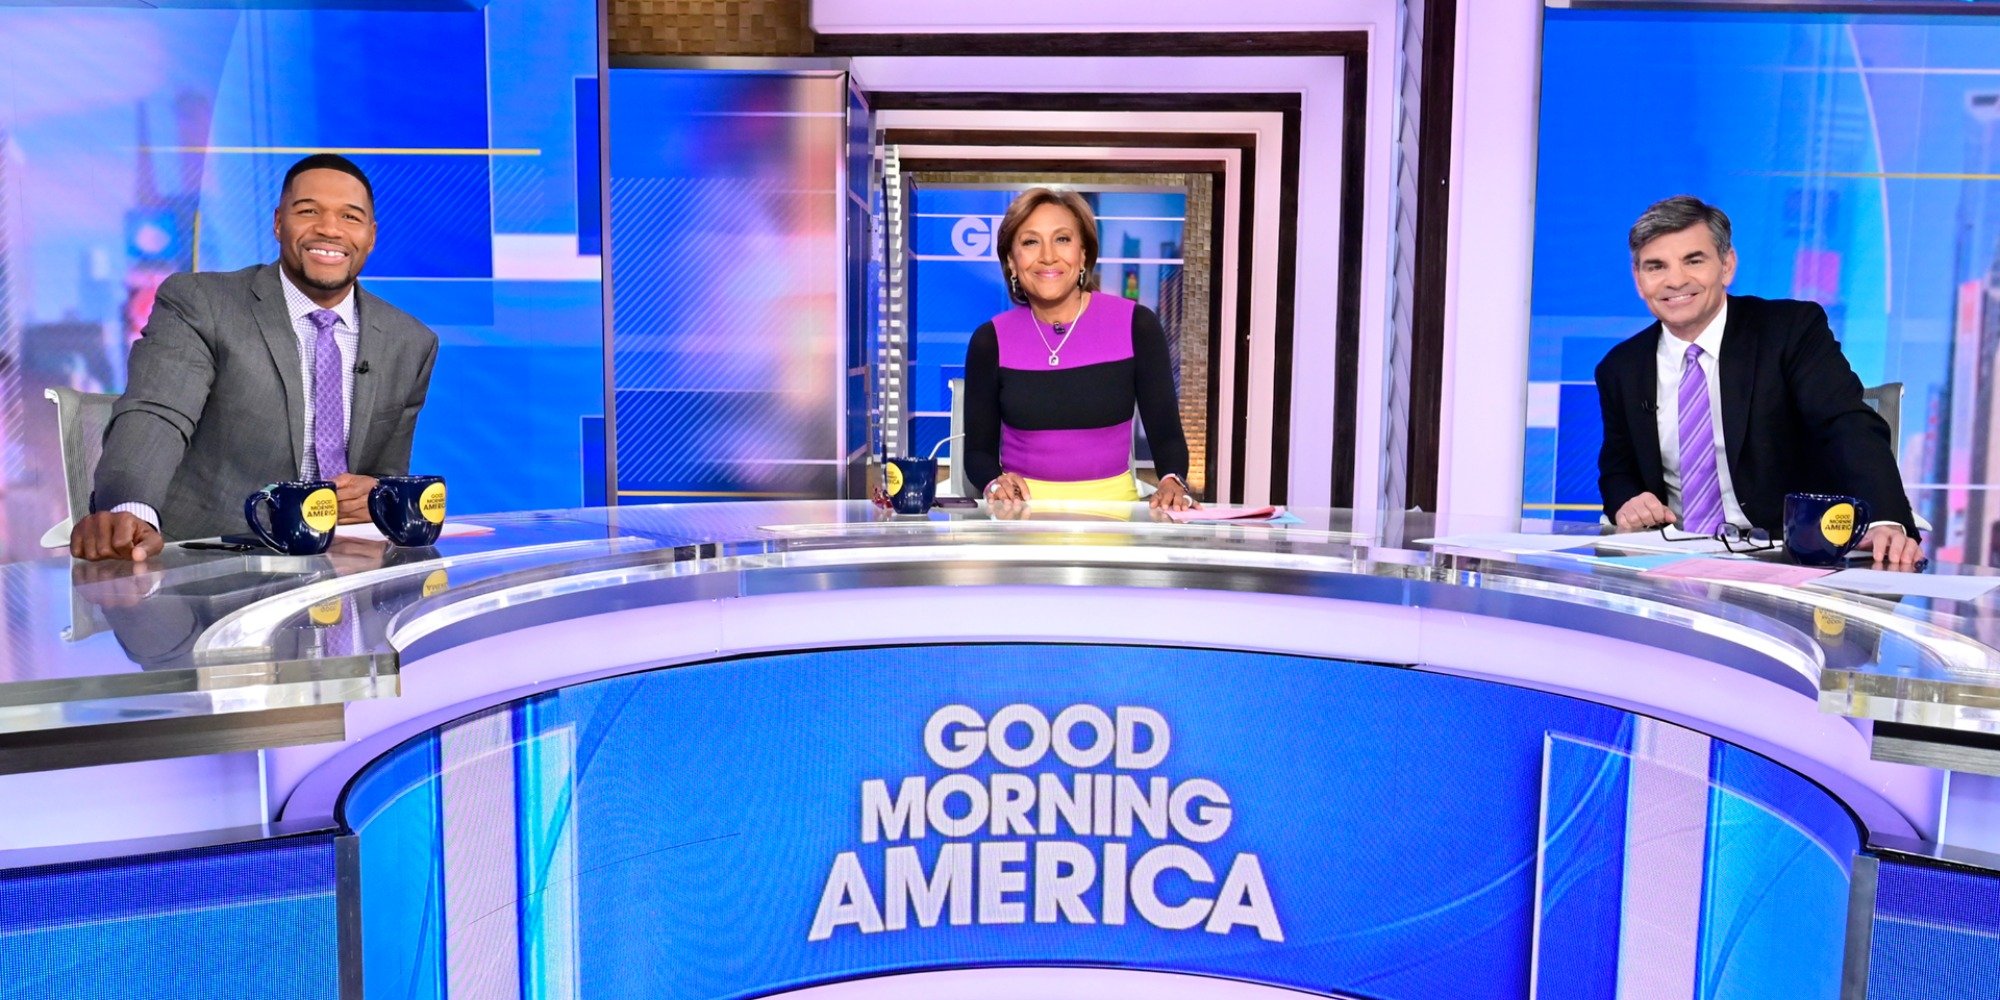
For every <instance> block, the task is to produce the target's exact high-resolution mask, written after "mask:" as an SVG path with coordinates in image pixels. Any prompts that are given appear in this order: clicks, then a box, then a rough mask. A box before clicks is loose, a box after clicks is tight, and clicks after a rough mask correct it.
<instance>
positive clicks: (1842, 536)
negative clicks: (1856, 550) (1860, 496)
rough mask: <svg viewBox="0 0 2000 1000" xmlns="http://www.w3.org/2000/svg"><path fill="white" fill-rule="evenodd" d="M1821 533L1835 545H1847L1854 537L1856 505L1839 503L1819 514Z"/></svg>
mask: <svg viewBox="0 0 2000 1000" xmlns="http://www.w3.org/2000/svg"><path fill="white" fill-rule="evenodd" d="M1819 533H1820V534H1822V535H1824V536H1826V540H1827V541H1829V542H1832V543H1833V544H1835V545H1846V544H1847V540H1848V539H1850V538H1853V537H1854V505H1853V504H1851V503H1837V504H1834V505H1833V506H1831V507H1828V508H1827V509H1826V513H1824V514H1821V515H1820V516H1819Z"/></svg>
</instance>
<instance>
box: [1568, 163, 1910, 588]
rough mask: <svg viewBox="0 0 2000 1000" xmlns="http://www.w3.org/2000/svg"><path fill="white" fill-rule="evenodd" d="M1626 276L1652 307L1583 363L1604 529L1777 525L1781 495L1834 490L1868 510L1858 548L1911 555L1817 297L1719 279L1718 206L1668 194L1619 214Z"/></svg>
mask: <svg viewBox="0 0 2000 1000" xmlns="http://www.w3.org/2000/svg"><path fill="white" fill-rule="evenodd" d="M1628 242H1629V243H1630V245H1631V250H1632V280H1633V283H1634V284H1635V285H1637V286H1638V289H1639V297H1640V298H1642V299H1644V300H1645V302H1646V308H1647V309H1648V310H1650V311H1651V312H1652V314H1653V315H1654V316H1655V317H1658V320H1659V322H1656V323H1654V324H1652V325H1651V326H1648V327H1647V328H1646V329H1644V330H1641V331H1640V332H1639V333H1638V334H1637V335H1635V336H1633V337H1631V338H1630V339H1628V340H1626V341H1624V342H1623V343H1620V344H1619V345H1618V346H1617V347H1614V348H1612V349H1611V352H1610V353H1609V354H1606V355H1605V357H1604V361H1603V362H1602V363H1601V364H1599V365H1598V366H1597V394H1598V401H1599V405H1600V406H1602V408H1603V415H1604V446H1603V449H1602V450H1601V451H1599V452H1598V457H1597V471H1598V480H1597V485H1598V490H1599V492H1600V493H1602V495H1603V498H1604V514H1605V516H1606V517H1608V518H1610V519H1611V521H1612V522H1613V523H1614V524H1616V525H1617V527H1618V530H1620V531H1643V530H1646V529H1649V528H1657V527H1662V526H1665V525H1670V524H1671V525H1676V526H1677V527H1679V528H1680V529H1681V530H1683V531H1689V532H1694V533H1697V534H1713V533H1716V532H1719V531H1722V530H1723V529H1724V528H1725V527H1726V526H1734V527H1737V528H1751V527H1758V528H1763V529H1765V530H1766V531H1768V532H1770V533H1771V535H1772V536H1773V537H1776V536H1777V535H1779V534H1780V533H1781V532H1782V530H1783V527H1784V504H1785V494H1787V493H1794V492H1801V491H1804V492H1823V493H1844V494H1848V495H1851V496H1856V497H1859V498H1861V499H1862V500H1864V501H1866V502H1867V504H1868V507H1869V509H1870V510H1871V511H1872V512H1873V515H1872V516H1873V517H1874V519H1875V520H1874V521H1873V522H1871V523H1870V525H1869V526H1868V533H1867V535H1866V536H1865V537H1864V538H1863V539H1862V542H1861V544H1860V546H1859V547H1860V548H1862V549H1865V550H1867V551H1869V552H1871V553H1873V555H1874V557H1875V560H1876V562H1878V563H1881V564H1883V565H1885V566H1889V567H1894V568H1908V567H1911V566H1914V565H1915V564H1916V562H1917V560H1918V558H1919V557H1920V555H1921V551H1920V549H1919V547H1918V545H1917V529H1916V522H1915V519H1914V517H1913V516H1912V514H1911V511H1910V501H1909V498H1908V497H1907V496H1906V495H1905V494H1904V492H1903V479H1902V474H1901V472H1900V471H1899V470H1898V469H1897V468H1896V459H1895V454H1894V451H1893V449H1892V448H1891V445H1890V440H1889V425H1888V423H1887V422H1886V421H1884V420H1883V419H1882V418H1881V416H1879V415H1878V414H1876V413H1875V411H1874V410H1872V409H1870V408H1869V407H1868V404H1867V403H1865V402H1863V401H1862V398H1861V380H1860V379H1859V378H1857V377H1855V374H1854V369H1853V368H1851V367H1849V365H1848V363H1847V358H1846V357H1845V356H1843V355H1842V354H1841V353H1840V344H1839V343H1838V342H1837V341H1835V340H1834V339H1833V331H1832V330H1831V329H1830V328H1829V327H1828V325H1827V320H1826V310H1824V309H1822V308H1820V307H1819V306H1818V305H1817V304H1815V303H1811V302H1796V301H1791V300H1786V299H1760V298H1755V297H1752V296H1747V295H1730V294H1728V291H1727V289H1728V287H1729V282H1730V281H1731V279H1733V278H1734V277H1735V276H1736V252H1735V250H1734V249H1733V248H1732V247H1731V245H1730V238H1729V217H1728V216H1727V215H1724V214H1723V213H1722V210H1721V209H1718V208H1716V207H1715V206H1713V205H1709V204H1707V203H1705V202H1702V201H1701V200H1700V199H1697V198H1694V197H1691V196H1688V195H1679V196H1676V197H1673V198H1668V199H1666V200H1664V201H1661V202H1658V203H1656V204H1654V205H1653V206H1652V207H1651V208H1648V209H1647V210H1646V212H1645V214H1644V215H1641V216H1640V217H1639V221H1638V222H1636V223H1634V224H1633V225H1632V231H1631V233H1630V235H1629V237H1628Z"/></svg>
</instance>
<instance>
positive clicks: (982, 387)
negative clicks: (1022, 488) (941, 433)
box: [957, 323, 1000, 493]
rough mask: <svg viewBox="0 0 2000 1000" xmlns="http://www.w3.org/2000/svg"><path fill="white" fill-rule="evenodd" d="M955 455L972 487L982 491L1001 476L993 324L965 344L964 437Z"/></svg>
mask: <svg viewBox="0 0 2000 1000" xmlns="http://www.w3.org/2000/svg"><path fill="white" fill-rule="evenodd" d="M957 454H958V457H959V458H960V459H961V460H962V461H964V462H965V476H966V479H967V480H969V481H970V482H971V483H972V488H973V490H975V491H977V492H980V493H984V492H985V491H986V484H987V483H990V482H992V481H993V480H995V479H998V478H1000V337H999V335H998V334H996V333H994V332H993V324H992V323H986V324H984V325H982V326H981V327H980V328H979V329H978V330H976V331H974V332H973V334H972V342H971V343H969V344H967V345H965V440H964V441H961V442H959V450H958V453H957Z"/></svg>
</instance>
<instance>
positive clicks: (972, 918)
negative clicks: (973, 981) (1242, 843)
mask: <svg viewBox="0 0 2000 1000" xmlns="http://www.w3.org/2000/svg"><path fill="white" fill-rule="evenodd" d="M923 744H924V752H925V754H926V755H927V756H928V757H929V758H930V761H931V762H932V763H933V764H935V765H937V767H938V768H940V769H942V771H943V773H942V774H917V775H911V776H909V777H905V778H903V779H901V781H899V782H898V783H897V785H896V787H895V788H894V790H893V791H892V790H891V788H890V785H889V781H888V780H887V779H883V778H869V779H867V780H864V781H863V782H862V783H861V791H860V795H861V829H860V831H859V834H860V839H861V844H862V845H864V847H866V848H867V849H866V850H852V851H842V852H841V853H840V854H838V855H836V856H835V857H834V859H833V864H832V867H831V869H830V870H829V871H828V873H827V877H826V882H825V885H824V887H823V888H822V890H821V892H820V900H819V906H818V907H817V908H816V910H815V912H814V915H813V922H812V927H811V929H810V930H808V931H807V934H806V939H807V940H808V941H824V940H827V939H828V938H831V937H832V936H833V935H834V934H835V933H836V932H838V931H840V930H841V929H842V928H852V929H853V930H854V931H858V932H859V933H861V934H878V933H883V932H888V931H902V930H907V929H909V928H911V927H913V926H914V927H936V926H938V925H939V924H940V923H947V924H949V925H950V926H954V927H964V926H969V925H975V924H1024V923H1028V922H1030V921H1032V922H1034V923H1037V924H1058V923H1067V924H1098V923H1102V924H1107V925H1121V924H1126V923H1128V922H1132V921H1134V920H1135V919H1136V920H1137V921H1140V922H1143V923H1145V924H1149V925H1151V926H1153V927H1158V928H1161V929H1163V930H1173V931H1187V930H1194V929H1196V928H1199V929H1201V930H1203V931H1205V932H1207V933H1210V934H1221V935H1227V934H1229V933H1231V932H1232V931H1234V930H1235V929H1237V928H1239V927H1241V928H1247V929H1248V930H1250V931H1254V932H1255V933H1256V934H1257V936H1258V937H1260V938H1262V939H1264V940H1266V941H1283V940H1284V939H1285V933H1284V927H1283V924H1282V922H1281V921H1280V920H1279V918H1278V911H1277V908H1276V906H1275V905H1273V903H1272V900H1271V890H1270V888H1269V886H1268V885H1267V884H1266V882H1265V878H1264V867H1263V863H1262V861H1261V860H1260V859H1259V858H1258V856H1257V855H1256V854H1253V853H1249V852H1239V853H1237V854H1235V855H1233V856H1229V857H1227V858H1225V857H1224V856H1223V855H1221V854H1217V853H1215V852H1214V849H1213V848H1212V847H1210V846H1209V845H1213V844H1215V843H1217V842H1218V841H1220V840H1221V839H1222V838H1223V837H1224V835H1226V834H1227V833H1228V832H1229V828H1230V825H1231V823H1232V822H1233V821H1234V818H1235V807H1234V806H1233V805H1232V804H1231V802H1230V798H1229V794H1228V793H1227V792H1226V791H1224V790H1223V788H1222V786H1221V785H1219V784H1217V783H1216V782H1214V781H1211V780H1209V779H1207V778H1187V779H1183V780H1180V781H1174V780H1172V779H1171V778H1169V777H1167V776H1166V775H1163V774H1156V773H1150V772H1153V771H1155V770H1156V769H1158V768H1159V767H1160V766H1161V765H1162V764H1163V763H1164V762H1165V761H1166V759H1167V755H1168V754H1169V753H1170V752H1171V750H1172V747H1173V731H1172V729H1171V728H1170V727H1169V725H1168V723H1167V720H1166V718H1165V717H1164V716H1162V715H1161V714H1160V713H1159V712H1158V711H1155V710H1153V709H1151V708H1145V707H1141V706H1134V705H1120V706H1117V707H1116V708H1114V709H1112V710H1110V711H1106V710H1105V709H1103V708H1099V707H1098V706H1095V705H1087V704H1086V705H1072V706H1070V707H1068V708H1065V709H1063V710H1062V711H1061V712H1058V713H1057V714H1056V715H1055V717H1054V718H1053V719H1051V718H1050V717H1049V716H1048V715H1046V714H1045V713H1043V712H1042V710H1041V709H1039V708H1037V707H1035V706H1033V705H1027V704H1014V705H1008V706H1006V707H1004V708H1001V709H999V710H998V711H996V712H994V713H993V715H992V717H991V718H990V719H989V718H986V717H983V716H982V715H981V714H980V713H979V712H978V711H977V710H976V709H973V708H972V707H970V706H967V705H946V706H944V707H942V708H940V709H938V710H937V711H935V712H933V713H932V714H931V717H930V720H929V721H928V722H927V723H926V724H925V725H924V733H923ZM1051 758H1053V760H1051ZM988 759H990V760H991V761H992V763H993V764H994V765H997V766H996V767H994V768H993V769H991V770H990V772H989V773H986V774H984V775H983V776H981V775H975V774H972V773H968V772H967V769H968V768H971V767H972V766H973V765H975V764H978V763H980V762H981V761H983V760H988ZM1142 833H1143V834H1144V835H1145V837H1146V838H1147V839H1146V840H1145V841H1143V842H1140V843H1138V844H1135V843H1134V838H1136V837H1138V836H1139V835H1140V834H1142ZM1083 837H1090V838H1093V839H1095V840H1096V841H1097V843H1096V845H1095V846H1092V845H1089V844H1085V843H1084V842H1082V841H1081V840H1080V839H1078V838H1083ZM925 841H933V842H938V841H941V842H942V843H940V844H939V845H938V846H937V847H936V849H935V851H934V852H933V853H934V855H935V859H936V860H935V862H934V863H932V864H930V865H928V866H926V865H925V863H924V860H923V857H922V855H920V854H919V852H918V845H919V844H923V843H924V842H925ZM1147 844H1150V845H1151V846H1146V845H1147ZM876 845H880V846H876ZM1135 847H1142V848H1144V849H1143V850H1135ZM1198 847H1199V848H1200V849H1197V848H1198ZM864 855H865V857H866V861H867V863H866V864H864ZM1224 861H1226V864H1225V863H1222V862H1224ZM1170 871H1171V872H1174V873H1176V874H1175V875H1174V876H1173V878H1174V880H1175V881H1176V882H1177V883H1191V884H1193V885H1194V886H1195V891H1194V892H1193V893H1192V894H1190V895H1188V896H1187V898H1185V899H1182V900H1181V901H1179V902H1172V903H1170V902H1168V901H1166V900H1165V899H1163V898H1162V897H1161V894H1160V892H1159V886H1160V883H1161V880H1162V877H1163V876H1165V875H1166V874H1167V873H1168V872H1170ZM1218 871H1220V872H1222V873H1223V874H1222V876H1221V880H1220V886H1219V887H1218V888H1216V889H1215V890H1214V891H1213V892H1209V891H1207V890H1206V888H1205V887H1207V886H1213V885H1216V884H1217V875H1216V873H1217V872H1218ZM1086 894H1090V895H1088V896H1087V895H1086Z"/></svg>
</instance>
